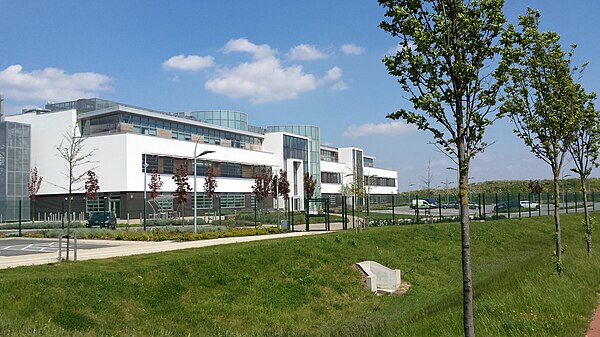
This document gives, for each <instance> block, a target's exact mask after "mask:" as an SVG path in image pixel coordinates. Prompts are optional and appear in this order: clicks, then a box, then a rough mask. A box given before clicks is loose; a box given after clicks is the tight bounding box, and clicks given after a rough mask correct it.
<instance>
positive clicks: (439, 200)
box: [438, 194, 442, 222]
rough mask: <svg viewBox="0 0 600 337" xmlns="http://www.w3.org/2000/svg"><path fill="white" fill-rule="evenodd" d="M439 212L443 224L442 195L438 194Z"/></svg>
mask: <svg viewBox="0 0 600 337" xmlns="http://www.w3.org/2000/svg"><path fill="white" fill-rule="evenodd" d="M438 210H439V213H440V222H442V195H441V194H438Z"/></svg>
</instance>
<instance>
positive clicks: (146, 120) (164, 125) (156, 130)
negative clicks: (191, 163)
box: [83, 113, 262, 148]
mask: <svg viewBox="0 0 600 337" xmlns="http://www.w3.org/2000/svg"><path fill="white" fill-rule="evenodd" d="M126 125H129V128H130V129H127V128H125V126H126ZM111 132H132V133H138V134H145V135H150V136H160V137H170V138H172V139H179V140H187V141H191V140H192V135H198V136H202V137H203V138H204V143H207V144H216V145H227V146H231V147H236V148H245V145H246V144H258V145H260V144H261V143H262V140H261V138H258V137H252V136H247V135H242V134H239V133H233V132H228V131H223V130H216V129H211V128H205V127H200V126H195V125H190V124H186V123H179V122H171V121H167V120H163V119H158V118H152V117H142V116H138V115H133V114H125V113H121V114H114V115H110V116H102V117H97V118H92V119H88V120H85V121H84V123H83V134H84V135H86V136H88V135H94V134H102V133H111ZM165 132H166V133H165ZM223 140H226V141H227V142H228V143H231V144H221V143H223Z"/></svg>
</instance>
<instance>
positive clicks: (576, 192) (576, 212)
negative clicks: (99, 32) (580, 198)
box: [575, 191, 577, 213]
mask: <svg viewBox="0 0 600 337" xmlns="http://www.w3.org/2000/svg"><path fill="white" fill-rule="evenodd" d="M575 213H577V191H575Z"/></svg>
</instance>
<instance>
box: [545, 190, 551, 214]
mask: <svg viewBox="0 0 600 337" xmlns="http://www.w3.org/2000/svg"><path fill="white" fill-rule="evenodd" d="M546 206H547V207H546V208H548V215H550V192H546Z"/></svg>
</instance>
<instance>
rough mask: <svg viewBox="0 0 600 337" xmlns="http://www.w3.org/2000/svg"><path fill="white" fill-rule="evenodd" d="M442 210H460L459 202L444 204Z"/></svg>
mask: <svg viewBox="0 0 600 337" xmlns="http://www.w3.org/2000/svg"><path fill="white" fill-rule="evenodd" d="M442 208H444V209H446V208H456V209H458V202H456V201H451V202H449V203H447V204H442Z"/></svg>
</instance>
